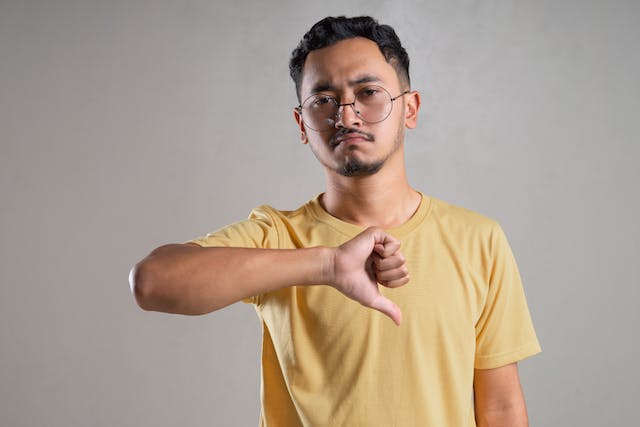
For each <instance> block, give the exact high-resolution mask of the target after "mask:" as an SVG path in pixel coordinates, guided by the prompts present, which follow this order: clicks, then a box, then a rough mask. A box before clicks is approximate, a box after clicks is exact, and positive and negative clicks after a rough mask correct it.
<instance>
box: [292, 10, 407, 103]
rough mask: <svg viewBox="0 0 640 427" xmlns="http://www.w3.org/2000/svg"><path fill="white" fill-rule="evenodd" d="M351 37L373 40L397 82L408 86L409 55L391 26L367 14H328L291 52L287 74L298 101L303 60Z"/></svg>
mask: <svg viewBox="0 0 640 427" xmlns="http://www.w3.org/2000/svg"><path fill="white" fill-rule="evenodd" d="M355 37H364V38H367V39H369V40H371V41H373V42H375V43H376V44H377V45H378V48H380V52H382V55H384V57H385V59H386V60H387V62H388V63H389V64H391V66H393V68H394V69H395V70H396V73H397V74H398V78H399V79H400V81H401V82H402V83H404V84H406V85H407V86H409V85H410V83H411V81H410V79H409V55H408V54H407V51H406V50H405V49H404V48H403V47H402V43H400V39H399V38H398V36H397V35H396V32H395V31H394V30H393V28H392V27H390V26H389V25H380V24H378V21H376V20H375V19H373V18H372V17H370V16H357V17H353V18H347V17H345V16H337V17H331V16H330V17H327V18H324V19H322V20H321V21H318V22H316V23H315V24H314V25H313V27H311V29H310V30H309V31H308V32H307V33H306V34H305V35H304V37H302V40H300V43H299V44H298V46H297V47H296V48H295V49H294V50H293V52H292V53H291V59H290V60H289V74H290V75H291V78H292V79H293V81H294V83H295V85H296V94H297V95H298V100H300V86H301V84H302V71H303V68H304V62H305V61H306V59H307V55H309V52H311V51H313V50H317V49H322V48H324V47H328V46H331V45H333V44H335V43H338V42H339V41H342V40H347V39H351V38H355Z"/></svg>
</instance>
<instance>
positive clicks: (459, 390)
mask: <svg viewBox="0 0 640 427" xmlns="http://www.w3.org/2000/svg"><path fill="white" fill-rule="evenodd" d="M361 231H363V228H361V227H358V226H355V225H353V224H349V223H346V222H344V221H341V220H339V219H337V218H335V217H333V216H331V215H329V214H328V213H327V212H326V211H325V210H324V209H323V208H322V207H321V205H320V203H319V197H316V198H314V199H313V200H311V201H310V202H308V203H306V204H305V205H303V206H302V207H300V208H299V209H297V210H295V211H278V210H276V209H273V208H271V207H269V206H261V207H259V208H256V209H254V210H253V212H252V213H251V215H250V217H249V219H248V220H246V221H241V222H238V223H235V224H232V225H230V226H228V227H225V228H223V229H221V230H218V231H216V232H214V233H211V234H208V235H207V236H205V237H202V238H200V239H196V240H193V242H195V243H198V244H200V245H202V246H241V247H259V248H284V249H290V248H304V247H313V246H338V245H340V244H342V243H344V242H345V241H347V240H349V239H351V238H353V237H354V236H356V235H357V234H358V233H360V232H361ZM387 231H388V232H389V233H390V234H392V235H393V236H395V237H396V238H398V239H399V240H400V241H401V243H402V246H401V250H402V253H403V254H404V256H405V258H406V263H407V267H408V269H409V274H410V276H411V281H410V282H409V283H408V284H407V285H405V286H402V287H400V288H396V289H388V288H384V287H380V291H381V293H383V294H384V295H386V296H387V297H389V298H390V299H391V300H393V301H394V302H395V303H396V304H397V305H398V306H399V307H400V308H401V310H402V313H403V322H402V324H401V325H400V326H399V327H398V326H396V325H395V324H394V323H393V322H392V321H391V320H390V319H389V318H387V317H386V316H385V315H383V314H381V313H379V312H377V311H375V310H371V309H368V308H366V307H364V306H362V305H360V304H359V303H357V302H355V301H353V300H350V299H348V298H347V297H345V296H344V295H342V294H341V293H339V292H338V291H336V290H335V289H334V288H332V287H330V286H292V287H289V288H285V289H281V290H279V291H276V292H273V293H268V294H264V295H256V296H255V297H253V298H251V299H250V300H247V302H252V303H253V304H254V305H255V308H256V311H257V313H258V316H259V317H260V320H261V321H262V331H263V343H262V344H263V345H262V381H261V403H262V410H261V415H260V425H261V426H265V427H274V426H276V427H280V426H286V427H294V426H313V427H318V426H331V427H338V426H349V427H358V426H363V427H365V426H366V427H371V426H384V427H391V426H399V427H410V426H420V427H458V426H460V427H468V426H475V420H474V412H473V396H472V391H473V373H474V368H475V369H487V368H495V367H499V366H504V365H506V364H509V363H513V362H516V361H518V360H521V359H524V358H526V357H528V356H531V355H534V354H536V353H538V352H539V351H540V346H539V344H538V340H537V338H536V335H535V332H534V329H533V326H532V322H531V318H530V316H529V310H528V308H527V303H526V300H525V295H524V291H523V288H522V284H521V281H520V276H519V273H518V268H517V266H516V262H515V260H514V257H513V255H512V253H511V249H510V247H509V244H508V242H507V239H506V237H505V235H504V233H503V231H502V229H501V228H500V226H499V225H498V224H497V223H496V222H495V221H493V220H491V219H489V218H486V217H484V216H482V215H479V214H477V213H474V212H472V211H470V210H467V209H464V208H461V207H457V206H453V205H451V204H448V203H445V202H443V201H441V200H438V199H435V198H432V197H428V196H425V195H422V202H421V204H420V207H419V208H418V210H417V211H416V213H415V214H414V215H413V216H412V217H411V218H410V219H409V220H408V221H407V222H406V223H405V224H403V225H401V226H399V227H396V228H393V229H390V230H387ZM238 286H242V284H241V283H238Z"/></svg>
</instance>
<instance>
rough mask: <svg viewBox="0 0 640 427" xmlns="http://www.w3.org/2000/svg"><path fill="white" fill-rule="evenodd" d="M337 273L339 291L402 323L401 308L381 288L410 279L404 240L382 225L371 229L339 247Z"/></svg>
mask: <svg viewBox="0 0 640 427" xmlns="http://www.w3.org/2000/svg"><path fill="white" fill-rule="evenodd" d="M333 272H334V279H333V281H332V285H333V286H334V287H335V288H336V289H337V290H339V291H340V292H342V293H343V294H344V295H346V296H347V297H349V298H351V299H353V300H355V301H358V302H359V303H360V304H362V305H364V306H366V307H370V308H373V309H375V310H378V311H380V312H382V313H384V314H386V315H387V316H389V317H390V318H391V319H392V320H393V321H394V322H395V323H396V324H397V325H399V324H400V322H401V321H402V312H401V311H400V308H399V307H398V306H397V305H396V304H395V303H393V302H392V301H391V300H390V299H388V298H386V297H385V296H383V295H382V294H380V291H379V289H378V284H380V285H383V286H386V287H388V288H396V287H398V286H402V285H404V284H406V283H408V282H409V271H408V270H407V267H406V265H405V259H404V257H403V256H402V253H401V252H400V241H398V240H397V239H396V238H394V237H393V236H391V235H389V234H387V233H386V232H385V231H384V230H383V229H381V228H377V227H371V228H368V229H366V230H365V231H363V232H362V233H360V234H358V235H357V236H356V237H354V238H353V239H351V240H349V241H348V242H346V243H344V244H342V245H341V246H339V247H337V248H335V250H334V257H333Z"/></svg>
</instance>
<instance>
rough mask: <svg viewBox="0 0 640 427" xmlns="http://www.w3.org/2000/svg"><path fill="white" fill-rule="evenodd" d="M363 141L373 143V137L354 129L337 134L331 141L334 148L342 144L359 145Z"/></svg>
mask: <svg viewBox="0 0 640 427" xmlns="http://www.w3.org/2000/svg"><path fill="white" fill-rule="evenodd" d="M362 141H373V135H372V134H370V133H367V132H362V131H359V130H354V129H346V130H344V131H340V132H338V133H336V134H335V135H334V136H333V138H331V140H330V141H329V144H330V145H331V147H332V148H334V147H337V146H338V145H340V144H342V143H345V144H346V143H357V142H362Z"/></svg>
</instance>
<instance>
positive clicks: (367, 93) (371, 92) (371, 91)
mask: <svg viewBox="0 0 640 427" xmlns="http://www.w3.org/2000/svg"><path fill="white" fill-rule="evenodd" d="M380 92H381V91H380V89H378V88H377V87H365V88H364V89H362V90H361V91H360V93H359V94H358V95H359V96H361V97H363V98H369V97H372V96H376V95H377V94H379V93H380Z"/></svg>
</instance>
